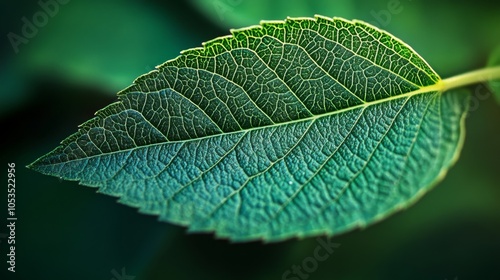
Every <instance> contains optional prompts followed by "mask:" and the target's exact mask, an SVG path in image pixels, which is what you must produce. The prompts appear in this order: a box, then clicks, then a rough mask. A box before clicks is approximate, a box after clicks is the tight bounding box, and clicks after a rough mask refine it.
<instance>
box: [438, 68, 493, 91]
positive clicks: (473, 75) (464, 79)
mask: <svg viewBox="0 0 500 280" xmlns="http://www.w3.org/2000/svg"><path fill="white" fill-rule="evenodd" d="M496 79H500V66H496V67H489V68H483V69H479V70H475V71H471V72H467V73H464V74H460V75H457V76H453V77H450V78H447V79H444V80H442V81H441V91H443V92H444V91H447V90H449V89H452V88H457V87H463V86H467V85H470V84H476V83H480V82H485V81H489V80H496Z"/></svg>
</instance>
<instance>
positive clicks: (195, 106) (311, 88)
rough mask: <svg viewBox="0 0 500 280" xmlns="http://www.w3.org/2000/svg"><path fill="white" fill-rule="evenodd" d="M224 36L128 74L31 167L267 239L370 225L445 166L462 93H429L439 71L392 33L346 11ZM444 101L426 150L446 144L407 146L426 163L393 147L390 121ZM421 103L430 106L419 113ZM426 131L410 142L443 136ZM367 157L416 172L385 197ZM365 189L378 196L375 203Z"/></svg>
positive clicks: (166, 213) (186, 219)
mask: <svg viewBox="0 0 500 280" xmlns="http://www.w3.org/2000/svg"><path fill="white" fill-rule="evenodd" d="M280 30H281V32H280ZM232 33H233V35H232V36H228V37H223V38H218V39H215V40H213V41H210V42H207V43H205V44H204V47H203V48H196V49H190V50H187V51H184V52H183V53H182V55H181V56H179V57H178V58H176V59H174V60H171V61H168V62H166V63H165V64H163V65H162V66H160V67H159V68H158V70H157V71H155V72H151V73H149V74H147V75H144V76H141V77H139V78H138V79H137V80H136V81H135V82H134V84H133V85H132V86H130V87H129V88H127V89H125V90H124V91H122V92H120V93H119V96H120V97H119V98H120V100H119V102H117V103H114V104H112V105H110V106H108V107H106V108H104V109H102V110H101V111H99V112H98V113H97V117H96V118H94V119H93V120H91V121H89V122H87V123H85V124H83V125H82V127H81V129H80V131H79V132H77V133H76V134H75V135H73V136H70V137H69V138H68V139H67V140H65V141H63V144H62V146H60V147H58V148H56V150H54V151H53V152H51V153H49V154H48V155H47V156H45V157H42V158H41V159H39V160H38V161H36V162H35V163H33V164H32V165H31V167H32V168H34V169H36V170H37V171H40V172H42V173H45V174H52V175H55V174H57V176H60V177H62V178H65V179H70V180H79V181H80V182H81V183H82V184H84V185H89V186H97V187H99V188H100V192H103V193H106V194H110V195H114V196H119V197H121V198H120V201H121V202H123V203H125V204H128V205H132V206H137V207H140V208H141V211H143V212H146V213H150V214H157V215H159V216H160V218H161V219H163V220H166V221H170V222H173V223H178V224H182V225H189V226H190V230H192V231H216V233H217V234H218V235H220V236H224V237H229V238H231V239H234V240H249V239H255V238H261V239H265V240H280V239H283V238H288V237H292V236H309V235H312V234H315V233H318V232H326V233H328V234H336V233H340V232H343V231H346V230H348V229H351V228H353V227H355V226H357V225H360V224H361V225H363V224H367V223H372V222H374V221H376V220H378V219H380V217H383V216H385V215H387V214H388V213H391V212H393V211H394V210H393V209H395V208H397V207H400V206H401V205H402V204H401V201H403V202H404V203H407V204H408V203H409V201H411V200H412V199H414V198H415V197H417V196H418V192H419V191H420V190H421V189H425V188H426V187H427V186H429V185H431V184H432V183H433V182H435V181H436V180H437V179H438V178H439V177H440V176H441V175H440V174H442V173H443V172H445V170H447V168H448V167H449V166H450V165H451V164H452V163H453V160H452V158H454V157H455V155H456V153H457V152H458V151H459V149H460V146H461V144H460V141H458V140H457V139H460V137H461V135H463V129H460V127H461V122H462V121H461V120H462V119H463V115H464V114H465V112H466V105H464V104H466V103H465V101H466V100H467V98H466V96H465V95H463V94H444V95H443V94H442V93H441V92H438V90H439V88H440V84H439V82H440V78H439V76H438V75H437V74H436V73H435V72H434V71H433V70H432V69H431V68H430V67H429V66H428V65H427V63H426V62H425V61H424V60H423V59H421V58H420V57H419V56H418V54H416V53H415V52H414V51H413V50H412V49H411V48H410V47H409V46H407V45H406V44H404V43H403V42H401V41H400V40H399V39H396V38H395V37H393V36H392V35H390V34H387V33H385V32H382V31H379V30H377V29H376V28H373V27H370V26H368V25H366V24H365V23H362V22H359V21H353V22H348V21H346V20H343V19H333V20H332V19H328V18H323V17H316V18H315V19H308V18H300V19H287V21H286V22H263V23H262V27H251V28H247V29H242V30H236V31H232ZM299 33H300V34H299ZM270 34H271V35H270ZM304 34H305V35H304ZM328 36H330V37H328ZM271 37H272V38H271ZM332 38H336V40H335V39H332ZM280 39H281V40H282V41H280ZM306 39H307V40H306ZM301 40H302V41H301ZM280 42H281V45H280ZM311 42H312V43H311ZM329 43H330V44H329ZM318 45H319V46H324V47H323V48H322V47H318ZM354 50H356V51H354ZM394 57H396V58H394ZM340 62H342V63H340ZM346 65H347V66H346ZM384 67H386V68H384ZM356 73H358V75H354V74H356ZM359 73H362V74H363V75H360V74H359ZM457 96H459V97H460V98H457ZM448 100H454V101H453V102H451V103H450V104H449V105H447V106H445V107H443V108H444V109H445V110H444V112H445V113H447V114H449V116H448V117H449V118H452V120H451V122H450V123H444V122H440V125H438V126H436V127H437V128H439V129H440V131H441V130H449V131H452V135H451V137H452V138H453V139H448V141H444V142H445V143H446V144H443V146H439V147H440V148H439V150H440V151H445V150H446V151H447V150H451V152H448V153H447V156H440V154H439V153H438V151H436V150H435V149H434V148H432V147H429V146H428V145H427V146H426V148H427V150H428V151H433V153H430V154H426V153H425V151H426V150H425V149H422V148H419V149H418V153H419V155H421V159H422V158H424V159H425V160H426V161H428V164H427V166H432V169H431V171H432V172H424V171H423V170H422V167H421V166H419V165H418V164H416V163H415V162H416V161H415V160H411V161H408V162H409V163H408V164H407V163H405V162H406V160H404V159H403V158H401V156H400V155H399V156H398V152H395V151H398V149H400V150H402V151H399V153H403V154H404V151H406V152H410V150H412V149H413V148H412V149H410V146H411V145H410V146H409V144H408V143H412V141H409V140H408V139H411V137H410V138H408V139H407V138H405V137H404V136H401V135H398V133H397V132H394V131H392V130H391V129H392V127H393V125H394V127H402V128H401V129H400V130H399V131H398V132H399V133H403V135H404V134H409V135H417V134H416V133H417V132H420V131H421V129H418V131H413V132H412V131H411V129H412V128H413V129H415V127H419V126H418V125H416V123H415V121H418V120H419V118H420V120H421V121H422V123H424V124H426V126H425V127H427V126H429V127H432V125H433V123H434V122H436V120H438V121H440V120H442V119H443V118H445V117H446V116H445V115H441V113H437V112H438V111H439V112H440V110H441V109H442V108H441V107H440V104H441V102H444V103H445V104H447V103H446V102H447V101H448ZM426 106H430V107H426ZM424 108H432V110H431V112H433V113H429V116H428V118H430V119H429V120H428V121H426V122H423V120H424V119H425V117H424V116H425V113H426V112H427V109H425V110H424ZM438 109H439V110H438ZM400 115H401V116H402V117H400ZM396 120H397V121H396ZM446 126H448V127H446ZM427 129H429V130H430V128H427ZM423 131H425V130H423ZM382 132H383V133H382ZM387 134H390V135H392V137H393V138H395V139H397V141H395V143H396V144H398V145H396V144H394V143H392V142H391V141H392V140H390V139H389V138H386V136H387ZM428 134H431V133H429V132H427V133H426V134H425V136H426V137H423V136H420V137H419V138H418V139H420V141H424V144H425V141H430V142H431V143H432V142H433V141H434V142H436V141H437V142H439V141H442V140H443V139H441V138H444V139H446V137H448V136H445V135H441V134H439V135H440V137H441V138H437V139H435V138H432V137H429V135H428ZM339 135H340V137H339ZM415 137H416V136H415ZM422 138H423V140H422ZM427 138H430V139H427ZM275 139H278V140H276V141H275ZM377 139H378V140H377ZM386 139H389V140H386ZM415 139H417V138H415ZM403 140H406V141H407V142H404V141H403ZM377 141H378V142H377ZM398 141H399V142H398ZM408 141H409V142H408ZM318 142H319V143H318ZM417 142H418V141H417ZM417 142H416V143H417ZM418 143H420V142H418ZM424 144H421V145H424ZM384 145H387V146H388V147H391V149H393V151H392V154H391V153H390V152H389V151H390V149H387V148H385V150H384V147H385V146H384ZM415 145H416V144H415ZM312 147H313V148H312ZM366 147H368V148H366ZM403 147H405V148H406V150H405V149H404V148H403ZM450 154H451V155H453V157H450V156H449V155H450ZM151 155H153V156H151ZM380 158H382V159H384V158H385V161H384V162H385V163H386V164H387V165H388V166H394V167H395V168H394V169H395V170H397V171H398V172H399V173H398V174H399V175H398V176H401V177H400V179H399V180H401V182H404V180H408V178H410V177H408V178H406V177H405V176H410V175H405V176H403V175H400V174H406V173H404V172H405V170H406V169H409V168H410V167H412V168H413V169H415V170H418V172H416V173H417V174H419V175H422V174H423V175H422V176H423V177H424V179H420V180H416V179H414V182H412V184H413V185H411V184H408V188H410V190H407V192H409V194H411V195H408V194H407V195H406V196H404V195H402V194H401V193H400V194H399V195H398V194H396V195H395V194H393V192H394V190H392V192H391V191H390V190H388V189H387V190H385V192H387V193H389V194H392V195H386V196H384V195H383V194H384V191H383V189H384V188H388V187H387V186H385V185H389V186H392V187H393V188H397V187H399V184H400V183H399V182H400V181H399V180H396V181H395V180H394V178H393V177H394V176H391V170H390V169H386V168H384V167H383V165H381V164H380V161H381V160H380ZM389 159H391V160H389ZM102 162H103V163H102ZM412 164H413V165H412ZM415 164H416V165H415ZM66 165H69V167H67V166H66ZM378 165H381V166H378ZM89 166H90V167H89ZM374 166H375V167H378V169H379V171H381V172H380V174H378V175H377V172H375V171H374V170H376V169H377V168H375V167H374ZM402 166H403V167H404V168H403V167H402ZM97 170H104V172H103V171H97ZM382 171H383V172H382ZM424 175H425V176H424ZM377 176H379V177H380V176H381V177H384V178H385V181H384V180H381V179H380V178H379V177H377ZM373 181H376V182H377V183H373ZM367 182H372V183H371V184H373V185H375V186H376V187H370V186H371V184H368V183H367ZM419 182H420V183H419ZM422 182H423V183H422ZM401 184H402V183H401ZM360 185H361V186H364V187H360ZM415 185H416V186H417V187H415ZM357 189H361V190H362V191H358V192H356V191H355V190H357ZM379 192H381V194H380V193H379ZM353 193H355V194H357V196H359V197H362V199H361V200H362V202H366V205H365V204H364V203H360V202H358V201H356V199H354V198H353V197H355V195H354V194H353ZM377 194H378V195H379V196H377ZM370 195H372V196H373V197H371V198H370ZM255 197H258V199H255ZM346 197H347V198H346ZM340 198H342V200H340ZM372 199H374V200H375V201H376V200H377V199H379V200H384V199H385V202H386V203H385V208H384V207H382V206H377V204H375V203H374V202H371V200H372ZM398 199H399V200H398ZM377 207H379V208H377Z"/></svg>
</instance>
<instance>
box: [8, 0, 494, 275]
mask: <svg viewBox="0 0 500 280" xmlns="http://www.w3.org/2000/svg"><path fill="white" fill-rule="evenodd" d="M394 1H395V0H376V1H368V0H367V1H361V0H355V1H310V0H307V1H306V0H300V1H299V0H287V1H284V0H273V1H264V0H253V1H251V0H204V1H202V0H197V1H196V0H192V1H184V2H181V1H177V2H176V3H167V1H155V0H149V1H132V0H124V1H117V0H112V1H106V2H105V1H89V0H87V1H83V0H70V1H69V3H67V4H65V5H60V6H59V10H58V11H57V13H55V15H54V16H53V17H50V18H49V19H48V22H47V24H45V25H43V26H42V27H40V28H38V31H37V32H36V35H35V36H33V38H30V39H29V42H28V43H27V44H21V45H20V46H19V52H18V53H17V54H16V53H15V51H14V49H13V47H12V45H11V43H10V42H9V39H8V36H7V34H8V33H9V32H13V33H16V34H18V35H22V26H23V22H22V21H21V18H22V17H26V18H28V19H29V20H30V21H31V20H32V17H33V15H34V14H36V13H37V12H39V11H43V10H42V8H41V7H40V6H39V4H38V3H37V1H17V2H15V4H14V2H12V3H8V4H7V3H6V2H5V1H4V2H2V4H0V5H1V6H0V10H1V11H2V16H1V21H2V24H1V25H0V29H1V32H0V34H1V35H2V36H3V37H2V39H1V40H0V47H1V60H0V61H1V68H0V89H1V91H0V122H1V129H2V137H1V149H2V152H1V157H2V161H1V162H2V164H3V165H4V167H3V170H4V171H2V174H4V175H3V178H4V183H2V184H3V185H2V187H1V189H2V192H1V195H0V207H1V208H0V234H1V233H6V232H7V228H6V227H5V225H6V224H7V222H6V220H5V219H6V209H7V206H6V204H7V203H6V199H7V192H6V187H7V183H6V176H7V163H8V162H15V163H16V165H17V170H16V175H17V177H16V180H17V181H16V182H17V192H16V195H17V207H16V208H17V217H18V221H17V227H16V245H17V247H16V248H17V251H16V255H17V258H16V270H17V272H16V273H15V274H12V273H8V274H7V264H6V253H7V244H6V240H5V239H1V243H0V279H56V280H57V279H106V280H109V279H112V278H113V277H114V276H113V274H112V273H111V271H112V270H116V271H117V272H118V273H120V272H121V270H122V268H125V271H126V274H128V275H132V276H135V279H136V280H140V279H281V278H282V275H283V273H284V272H285V271H286V270H288V269H290V267H291V266H292V265H294V264H296V265H299V264H301V263H302V261H303V260H304V259H305V258H307V257H310V256H313V252H314V249H315V248H316V247H317V246H318V243H317V241H316V240H315V239H314V238H307V239H304V240H289V241H286V242H281V243H273V244H263V243H261V242H251V243H243V244H231V243H230V242H228V241H226V240H217V239H214V238H213V236H212V235H210V234H187V233H186V232H185V229H184V228H181V227H178V226H174V225H170V224H166V223H160V222H157V220H156V217H153V216H146V215H143V214H139V213H137V211H136V209H133V208H130V207H127V206H124V205H121V204H117V203H116V198H113V197H108V196H105V195H100V194H96V193H95V189H91V188H87V187H82V186H79V185H78V184H77V183H76V182H65V181H61V180H59V179H57V178H53V177H48V176H43V175H40V174H38V173H35V172H32V171H29V170H27V169H26V168H24V166H25V165H27V164H28V163H30V162H31V161H33V160H35V159H36V158H37V157H38V156H41V155H42V154H44V153H46V152H48V151H50V150H51V149H52V148H54V147H55V146H56V145H57V144H58V143H59V141H60V140H62V139H63V138H65V137H66V136H68V135H69V134H71V133H73V132H74V131H75V130H76V129H77V125H78V124H80V123H82V122H84V121H86V120H87V119H89V118H91V117H92V116H93V113H94V112H95V111H97V110H98V109H100V108H102V107H104V106H105V105H107V104H109V103H111V102H113V101H114V100H115V97H114V95H115V93H116V92H117V91H118V90H120V89H122V88H124V87H126V86H127V85H129V84H130V83H131V82H132V81H133V79H134V78H135V77H137V76H138V75H140V74H142V73H145V72H147V71H150V70H151V69H153V67H154V66H155V65H158V64H161V63H162V62H164V61H166V60H168V59H172V58H174V57H176V56H177V55H178V54H179V52H180V51H181V50H183V49H186V48H191V47H198V46H200V44H201V42H204V41H207V40H210V39H212V38H215V37H217V36H222V35H227V34H228V30H229V28H238V27H243V26H247V25H253V24H257V23H258V22H259V20H261V19H284V18H285V17H286V16H288V15H289V16H313V15H314V14H322V15H325V16H342V17H345V18H348V19H354V18H356V19H362V20H365V21H368V22H371V23H374V24H376V25H378V26H379V27H381V28H383V29H386V30H388V31H389V32H391V33H393V34H394V35H396V36H397V37H399V38H401V39H402V40H404V41H405V42H407V43H408V44H410V45H411V46H412V47H413V48H414V49H415V50H416V51H417V52H419V53H420V54H421V55H422V56H423V57H424V58H425V59H426V60H427V61H428V62H429V64H430V65H431V66H432V67H433V68H434V69H435V70H436V71H437V72H438V73H439V74H440V75H441V76H442V77H448V76H450V75H454V74H458V73H461V72H464V71H467V70H472V69H475V68H480V67H483V66H484V65H485V64H486V62H487V61H488V56H489V54H490V53H491V52H492V51H493V49H495V47H496V46H499V45H500V5H499V4H496V5H494V4H491V3H490V2H495V1H485V0H484V1H483V0H476V1H435V0H433V1H428V0H425V1H424V0H420V1H418V0H413V1H411V0H400V1H399V5H398V9H397V11H398V13H392V14H391V13H390V12H389V14H390V19H389V17H388V10H387V9H388V5H392V4H394V3H396V2H397V1H396V2H394ZM44 2H47V0H46V1H44ZM390 3H391V4H390ZM381 11H382V12H381ZM384 11H385V12H384ZM377 15H378V16H382V15H383V16H384V18H383V20H380V19H379V20H377ZM471 90H472V100H473V101H472V102H473V103H472V104H471V106H472V107H471V112H470V115H469V117H468V118H467V136H466V141H465V145H464V148H463V151H462V154H461V157H460V159H459V161H458V162H457V164H456V165H455V166H454V167H453V168H452V169H451V170H450V172H449V174H448V176H447V177H446V178H445V179H444V180H443V181H442V182H441V183H440V184H439V185H438V186H437V187H436V188H435V189H434V190H432V191H431V192H430V193H428V194H427V195H425V196H424V197H423V198H422V199H421V200H420V201H419V202H417V203H416V204H415V205H414V206H412V207H410V208H409V209H407V210H404V211H401V212H399V213H397V214H395V215H393V216H391V217H390V218H388V219H386V220H384V221H382V222H379V223H377V224H375V225H373V226H371V227H369V228H367V229H364V230H355V231H353V232H350V233H347V234H343V235H340V236H337V237H334V238H333V242H335V243H340V244H341V245H340V247H339V248H338V249H337V250H336V251H335V252H334V253H333V254H332V255H331V256H330V257H329V258H328V259H327V260H326V261H324V262H320V263H319V265H318V269H317V270H316V271H315V272H313V273H310V274H309V275H308V276H309V278H308V279H313V280H314V279H349V280H351V279H436V280H444V279H460V280H464V279H500V270H499V269H498V265H499V263H500V184H499V182H500V172H499V171H500V170H499V169H500V168H499V167H500V149H499V144H498V143H500V125H499V122H498V120H499V117H500V110H499V107H498V104H496V103H495V100H494V98H492V95H491V93H489V92H488V91H487V90H486V88H485V87H484V86H472V87H471ZM4 275H6V276H7V277H4ZM123 279H125V278H123ZM117 280H120V279H117Z"/></svg>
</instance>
